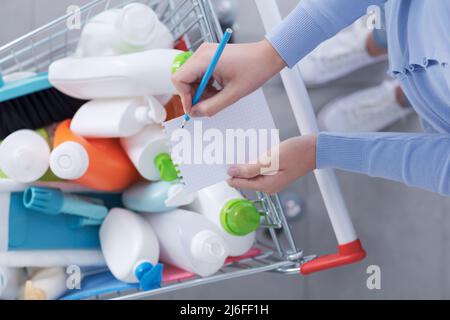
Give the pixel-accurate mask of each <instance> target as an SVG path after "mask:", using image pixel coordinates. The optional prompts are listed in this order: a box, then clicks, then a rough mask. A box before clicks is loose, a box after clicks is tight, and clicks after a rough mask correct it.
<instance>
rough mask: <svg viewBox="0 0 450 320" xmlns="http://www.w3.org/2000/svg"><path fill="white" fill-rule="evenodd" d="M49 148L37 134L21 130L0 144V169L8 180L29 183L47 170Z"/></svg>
mask: <svg viewBox="0 0 450 320" xmlns="http://www.w3.org/2000/svg"><path fill="white" fill-rule="evenodd" d="M49 157H50V147H49V145H48V142H47V141H46V140H45V139H44V138H43V137H42V136H41V135H40V134H38V133H37V132H35V131H32V130H28V129H22V130H18V131H15V132H13V133H11V134H10V135H9V136H7V137H6V138H5V139H4V140H3V141H2V143H1V144H0V169H1V170H2V171H3V172H4V173H5V175H6V176H7V177H8V178H11V179H13V180H15V181H17V182H22V183H30V182H34V181H36V180H38V179H39V178H40V177H42V176H43V175H44V174H45V173H46V171H47V170H48V168H49Z"/></svg>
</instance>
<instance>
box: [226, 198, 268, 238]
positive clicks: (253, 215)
mask: <svg viewBox="0 0 450 320" xmlns="http://www.w3.org/2000/svg"><path fill="white" fill-rule="evenodd" d="M220 222H221V224H222V226H223V228H224V229H225V231H227V232H228V233H230V234H232V235H235V236H245V235H247V234H249V233H251V232H253V231H255V230H256V229H258V227H259V224H260V213H259V212H258V210H257V209H256V208H255V206H254V205H253V203H252V202H251V201H249V200H246V199H233V200H230V201H228V202H227V203H226V204H225V206H224V207H223V208H222V211H221V212H220Z"/></svg>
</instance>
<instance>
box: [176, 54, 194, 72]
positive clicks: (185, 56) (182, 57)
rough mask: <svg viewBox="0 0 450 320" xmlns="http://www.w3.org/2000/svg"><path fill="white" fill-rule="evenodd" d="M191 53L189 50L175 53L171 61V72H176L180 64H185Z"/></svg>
mask: <svg viewBox="0 0 450 320" xmlns="http://www.w3.org/2000/svg"><path fill="white" fill-rule="evenodd" d="M192 55H193V53H192V52H191V51H186V52H183V53H180V54H179V55H177V56H176V57H175V59H174V60H173V63H172V74H174V73H175V72H177V71H178V69H180V68H181V66H182V65H183V64H185V63H186V61H188V60H189V58H190V57H191V56H192Z"/></svg>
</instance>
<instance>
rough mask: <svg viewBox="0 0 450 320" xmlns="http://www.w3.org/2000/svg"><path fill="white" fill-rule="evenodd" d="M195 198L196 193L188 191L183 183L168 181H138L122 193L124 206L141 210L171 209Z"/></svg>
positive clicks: (161, 210)
mask: <svg viewBox="0 0 450 320" xmlns="http://www.w3.org/2000/svg"><path fill="white" fill-rule="evenodd" d="M194 199H195V193H186V191H185V188H184V185H183V184H181V183H171V182H166V181H157V182H145V183H138V184H135V185H133V186H132V187H131V188H129V189H127V190H125V191H124V193H123V194H122V201H123V204H124V206H125V207H126V208H128V209H130V210H135V211H139V212H165V211H170V210H174V209H175V208H176V207H179V206H185V205H188V204H190V203H192V201H194Z"/></svg>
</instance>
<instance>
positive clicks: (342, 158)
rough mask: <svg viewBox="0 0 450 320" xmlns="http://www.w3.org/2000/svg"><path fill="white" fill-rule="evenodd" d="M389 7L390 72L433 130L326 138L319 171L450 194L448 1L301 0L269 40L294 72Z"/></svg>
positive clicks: (319, 151) (319, 146)
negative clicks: (373, 10)
mask: <svg viewBox="0 0 450 320" xmlns="http://www.w3.org/2000/svg"><path fill="white" fill-rule="evenodd" d="M370 5H379V6H383V5H384V9H385V14H386V16H385V21H386V31H387V40H388V47H389V72H390V74H392V75H393V76H394V77H395V78H396V79H397V80H398V81H399V83H400V85H401V87H402V89H403V91H404V93H405V95H406V97H407V98H408V100H409V102H410V103H411V105H412V107H413V108H414V109H415V110H416V112H417V113H418V114H419V116H420V117H421V119H422V120H423V123H424V124H426V126H425V128H427V129H428V130H427V131H428V132H429V133H424V134H406V133H371V134H360V133H355V134H342V133H321V134H319V137H318V142H317V155H316V157H317V160H316V161H317V163H316V165H317V168H319V169H321V168H329V167H331V168H337V169H343V170H347V171H353V172H359V173H365V174H368V175H370V176H374V177H383V178H387V179H392V180H396V181H401V182H403V183H405V184H407V185H411V186H416V187H420V188H423V189H426V190H430V191H434V192H439V193H440V194H443V195H450V166H449V161H450V106H449V102H450V89H449V87H450V86H449V85H450V72H449V66H448V63H449V62H450V33H449V32H448V30H450V19H449V18H448V17H449V16H450V1H448V0H433V1H424V0H388V1H382V0H358V1H355V0H303V1H300V3H299V5H298V6H297V7H296V8H295V9H294V11H293V12H291V14H290V15H289V16H288V17H287V18H286V19H285V20H284V21H283V23H282V24H281V25H279V26H278V27H277V28H276V29H275V30H273V31H272V32H271V33H269V34H268V35H267V36H266V37H267V39H268V40H269V41H270V42H271V44H272V45H273V46H274V48H275V50H276V51H277V52H278V53H279V54H280V56H281V57H282V58H283V59H284V61H285V62H286V64H287V65H288V66H289V67H293V66H294V65H295V64H296V63H297V62H298V61H299V60H300V59H301V58H302V57H304V56H305V55H306V54H307V53H309V52H310V51H311V50H313V49H314V48H315V47H316V46H317V45H318V44H320V43H321V42H323V41H324V40H326V39H328V38H329V37H331V36H333V35H334V34H336V33H337V32H338V31H340V30H341V29H342V28H344V27H346V26H348V25H349V24H351V23H352V22H354V21H355V20H356V19H358V18H359V17H361V16H362V15H364V14H365V13H366V10H367V8H368V7H369V6H370Z"/></svg>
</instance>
